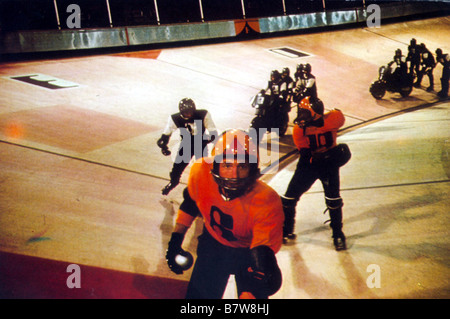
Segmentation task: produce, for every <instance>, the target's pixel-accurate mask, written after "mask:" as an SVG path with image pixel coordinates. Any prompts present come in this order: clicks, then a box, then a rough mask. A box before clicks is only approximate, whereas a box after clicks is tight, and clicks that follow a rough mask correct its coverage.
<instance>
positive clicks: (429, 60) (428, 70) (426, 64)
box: [414, 43, 436, 91]
mask: <svg viewBox="0 0 450 319" xmlns="http://www.w3.org/2000/svg"><path fill="white" fill-rule="evenodd" d="M420 51H421V53H420V54H421V63H420V66H421V68H420V70H419V72H418V73H417V81H416V83H415V84H414V86H416V87H420V84H421V82H422V78H423V76H424V75H427V76H428V80H429V82H430V85H429V86H428V88H427V91H433V88H434V77H433V69H434V67H435V66H436V60H435V59H434V56H433V54H431V52H430V51H429V50H428V49H427V48H426V47H425V45H424V44H423V43H422V44H421V50H420Z"/></svg>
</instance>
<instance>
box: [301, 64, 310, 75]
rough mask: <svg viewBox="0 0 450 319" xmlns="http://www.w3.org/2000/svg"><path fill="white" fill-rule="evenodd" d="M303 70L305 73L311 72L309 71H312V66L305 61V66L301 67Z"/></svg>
mask: <svg viewBox="0 0 450 319" xmlns="http://www.w3.org/2000/svg"><path fill="white" fill-rule="evenodd" d="M303 71H304V72H305V73H306V74H309V73H311V71H312V66H311V64H309V63H306V64H305V66H304V67H303Z"/></svg>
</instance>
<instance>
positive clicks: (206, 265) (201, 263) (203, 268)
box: [186, 229, 267, 299]
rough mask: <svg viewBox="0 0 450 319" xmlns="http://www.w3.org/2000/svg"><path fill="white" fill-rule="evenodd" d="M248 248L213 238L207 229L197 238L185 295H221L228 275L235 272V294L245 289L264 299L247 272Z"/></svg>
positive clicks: (198, 297) (207, 297)
mask: <svg viewBox="0 0 450 319" xmlns="http://www.w3.org/2000/svg"><path fill="white" fill-rule="evenodd" d="M249 266H250V249H249V248H232V247H228V246H224V245H222V244H221V243H219V242H218V241H217V240H215V239H214V238H213V237H212V236H211V235H210V234H209V233H208V231H207V230H206V229H204V231H203V234H202V235H201V236H200V237H199V238H198V247H197V260H196V262H195V265H194V269H193V271H192V275H191V279H190V281H189V285H188V289H187V293H186V299H221V298H222V297H223V294H224V292H225V289H226V286H227V283H228V279H229V277H230V275H232V274H234V275H235V280H236V285H237V290H238V295H240V294H241V293H242V292H244V291H247V292H251V293H253V295H254V296H255V297H256V298H258V299H266V298H267V296H262V295H260V294H258V292H256V291H253V290H252V287H251V281H250V280H249V276H248V271H247V269H248V267H249Z"/></svg>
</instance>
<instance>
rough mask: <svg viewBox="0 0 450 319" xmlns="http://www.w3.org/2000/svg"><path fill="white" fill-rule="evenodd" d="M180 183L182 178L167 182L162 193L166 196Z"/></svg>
mask: <svg viewBox="0 0 450 319" xmlns="http://www.w3.org/2000/svg"><path fill="white" fill-rule="evenodd" d="M179 183H180V180H175V181H172V180H171V181H170V182H169V184H167V185H166V186H165V187H164V188H163V189H162V194H163V195H164V196H165V195H167V194H169V193H170V191H171V190H172V189H174V188H175V187H176V186H177V185H178V184H179Z"/></svg>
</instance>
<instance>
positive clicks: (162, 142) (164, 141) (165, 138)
mask: <svg viewBox="0 0 450 319" xmlns="http://www.w3.org/2000/svg"><path fill="white" fill-rule="evenodd" d="M176 129H177V126H176V125H175V123H174V122H173V120H172V117H171V116H169V119H168V120H167V123H166V127H165V128H164V131H163V133H162V134H161V137H160V138H159V139H158V141H157V142H156V145H158V147H159V148H160V149H161V152H162V153H163V155H164V156H169V155H170V154H171V152H170V150H169V147H168V144H169V141H170V136H172V133H173V132H174V131H175V130H176Z"/></svg>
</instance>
